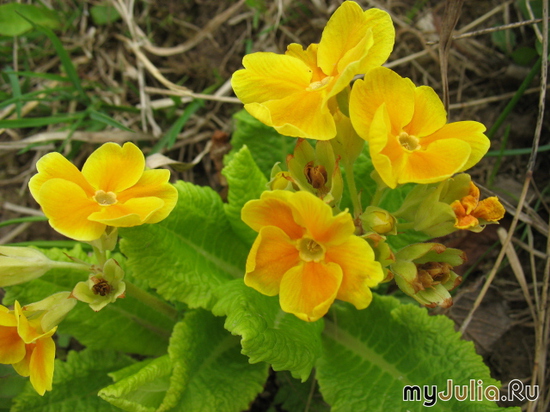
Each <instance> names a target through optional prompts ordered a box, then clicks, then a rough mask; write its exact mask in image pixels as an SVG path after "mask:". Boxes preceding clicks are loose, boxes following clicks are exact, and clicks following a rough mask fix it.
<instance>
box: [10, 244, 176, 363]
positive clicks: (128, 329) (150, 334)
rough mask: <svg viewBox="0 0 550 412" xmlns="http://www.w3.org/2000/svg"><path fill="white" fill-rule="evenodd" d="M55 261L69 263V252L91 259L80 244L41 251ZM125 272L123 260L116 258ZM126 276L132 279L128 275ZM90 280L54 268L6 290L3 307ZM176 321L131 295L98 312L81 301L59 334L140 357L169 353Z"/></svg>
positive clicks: (68, 270)
mask: <svg viewBox="0 0 550 412" xmlns="http://www.w3.org/2000/svg"><path fill="white" fill-rule="evenodd" d="M41 251H42V252H43V253H44V254H45V255H46V256H48V257H49V258H50V259H52V260H57V261H65V262H69V261H70V259H69V258H68V257H67V256H66V255H65V253H67V254H68V255H69V256H72V257H74V258H77V259H81V260H84V261H87V260H88V255H87V254H86V253H85V252H83V251H82V248H81V247H80V245H77V246H76V247H75V248H74V249H72V250H67V251H64V250H60V249H41ZM113 257H114V258H115V259H116V260H117V261H118V262H119V263H120V264H121V266H122V267H123V268H124V269H125V265H124V258H123V257H122V256H121V255H115V256H113ZM126 276H127V278H128V279H130V280H131V278H130V276H128V273H127V272H126ZM87 278H88V274H87V272H85V271H81V270H71V269H52V270H50V271H49V272H47V273H46V274H45V275H44V276H42V277H40V278H38V279H35V280H33V281H31V282H27V283H24V284H21V285H15V286H11V287H9V288H6V295H5V297H4V300H3V302H4V304H5V305H10V304H13V302H14V301H15V300H18V301H19V302H20V303H21V304H23V305H25V304H28V303H31V302H36V301H39V300H41V299H43V298H45V297H47V296H49V295H51V294H53V293H56V292H61V291H67V290H72V289H73V287H74V286H75V285H76V283H77V282H79V281H84V280H86V279H87ZM173 324H174V323H173V321H172V320H171V319H169V318H167V317H165V316H164V315H162V314H160V313H158V312H156V311H154V310H152V309H150V308H149V307H148V306H147V305H146V304H144V303H141V302H140V301H138V300H136V299H135V298H134V297H132V296H126V297H125V298H124V299H118V300H117V301H116V302H114V303H112V304H110V305H108V306H106V307H105V308H104V309H102V310H101V311H99V312H94V311H93V310H92V309H90V307H89V306H88V305H86V304H84V303H81V302H79V303H78V304H77V305H76V306H75V308H74V309H73V310H72V311H71V312H69V314H68V315H67V317H66V318H65V319H64V320H63V322H61V323H60V325H59V332H62V333H67V334H70V335H72V336H74V337H75V338H76V339H78V341H80V342H81V343H82V344H84V345H86V346H88V347H90V348H96V349H112V350H119V351H123V352H126V353H136V354H141V355H160V354H163V353H166V347H167V344H168V337H169V336H170V333H171V330H172V327H173Z"/></svg>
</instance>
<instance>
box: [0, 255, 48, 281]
mask: <svg viewBox="0 0 550 412" xmlns="http://www.w3.org/2000/svg"><path fill="white" fill-rule="evenodd" d="M55 263H56V262H54V261H52V260H50V259H48V257H47V256H46V255H44V254H43V253H42V252H40V251H38V250H36V249H32V248H30V247H15V246H0V287H5V286H12V285H17V284H19V283H24V282H28V281H30V280H33V279H36V278H39V277H40V276H42V275H43V274H44V273H46V272H47V271H48V270H50V269H51V268H52V267H54V265H55Z"/></svg>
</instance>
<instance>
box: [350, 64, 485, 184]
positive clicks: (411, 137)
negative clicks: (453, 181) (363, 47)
mask: <svg viewBox="0 0 550 412" xmlns="http://www.w3.org/2000/svg"><path fill="white" fill-rule="evenodd" d="M350 117H351V121H352V124H353V127H354V128H355V130H356V131H357V133H358V134H359V136H361V137H362V138H363V139H365V140H366V141H368V142H369V150H370V154H371V158H372V163H373V165H374V167H375V169H376V171H377V172H378V174H379V175H380V178H381V179H382V180H383V181H384V183H385V184H386V185H388V186H389V187H391V188H395V187H396V186H397V185H398V184H402V183H409V182H413V183H435V182H440V181H442V180H444V179H446V178H448V177H450V176H452V175H453V174H455V173H458V172H462V171H464V170H466V169H469V168H470V167H472V166H473V165H475V164H476V163H477V162H479V161H480V160H481V158H482V157H483V155H485V153H487V150H488V149H489V145H490V143H489V139H487V137H486V136H485V135H484V134H483V132H484V131H485V126H484V125H482V124H481V123H479V122H474V121H463V122H455V123H449V124H447V113H446V112H445V108H444V107H443V103H442V102H441V100H440V99H439V97H438V96H437V94H436V93H435V91H434V90H433V89H432V88H431V87H428V86H420V87H415V85H414V84H413V82H411V81H410V80H409V79H407V78H402V77H401V76H399V75H398V74H397V73H395V72H393V71H392V70H390V69H387V68H385V67H377V68H374V69H372V70H371V71H370V72H369V73H368V75H367V76H365V79H364V80H358V81H357V82H355V84H354V85H353V89H352V91H351V97H350Z"/></svg>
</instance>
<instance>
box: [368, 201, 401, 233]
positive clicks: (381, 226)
mask: <svg viewBox="0 0 550 412" xmlns="http://www.w3.org/2000/svg"><path fill="white" fill-rule="evenodd" d="M360 218H361V223H362V225H363V230H364V231H365V232H367V233H368V232H375V233H378V234H379V235H395V234H397V230H396V222H397V220H396V219H395V217H393V216H392V214H391V213H390V212H388V211H387V210H384V209H382V208H379V207H376V206H369V207H367V209H366V210H365V212H364V213H363V214H362V215H361V217H360Z"/></svg>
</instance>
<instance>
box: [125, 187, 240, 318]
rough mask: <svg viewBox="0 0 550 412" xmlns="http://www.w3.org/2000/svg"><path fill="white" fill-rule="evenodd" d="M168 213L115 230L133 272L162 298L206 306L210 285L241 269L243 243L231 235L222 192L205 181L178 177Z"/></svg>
mask: <svg viewBox="0 0 550 412" xmlns="http://www.w3.org/2000/svg"><path fill="white" fill-rule="evenodd" d="M176 188H177V189H178V192H179V199H178V203H177V205H176V207H175V209H174V210H173V211H172V213H171V214H170V216H169V217H168V218H166V219H165V220H163V221H162V222H160V223H158V224H154V225H142V226H136V227H133V228H128V229H124V230H120V234H121V236H122V237H123V239H122V241H121V244H120V247H121V250H122V251H123V253H124V254H125V255H126V256H128V262H127V267H128V268H130V269H131V271H132V273H133V275H134V276H135V277H136V278H138V279H142V280H146V281H147V282H148V283H149V286H150V287H151V288H154V289H156V290H157V292H158V293H159V294H160V295H161V296H162V297H164V298H165V299H167V300H172V301H179V302H184V303H186V304H187V305H189V306H190V307H204V308H209V307H211V305H213V303H214V296H213V291H214V290H215V288H217V287H218V286H219V285H221V284H223V283H225V282H228V281H229V280H232V279H234V278H237V277H242V276H243V275H244V271H245V261H246V256H247V255H248V247H247V246H246V245H245V244H244V243H243V242H242V241H241V240H240V239H239V238H238V237H237V235H235V233H234V232H233V230H232V228H231V225H230V224H229V221H228V219H227V216H226V215H225V212H224V210H223V203H222V201H221V198H220V197H219V196H218V194H217V193H215V192H214V191H213V190H212V189H210V188H208V187H199V186H195V185H193V184H191V183H186V182H178V183H176Z"/></svg>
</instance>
